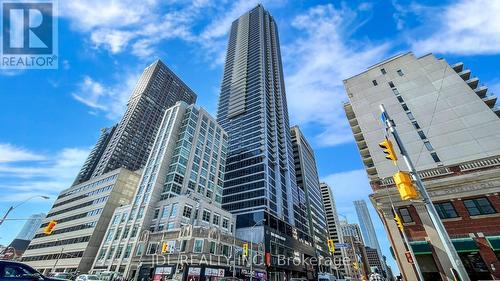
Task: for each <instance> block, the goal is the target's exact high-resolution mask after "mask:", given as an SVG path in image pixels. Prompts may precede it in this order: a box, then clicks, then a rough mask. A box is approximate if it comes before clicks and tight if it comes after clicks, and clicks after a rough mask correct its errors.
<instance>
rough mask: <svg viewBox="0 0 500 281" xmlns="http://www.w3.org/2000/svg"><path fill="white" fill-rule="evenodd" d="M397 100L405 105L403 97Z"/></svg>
mask: <svg viewBox="0 0 500 281" xmlns="http://www.w3.org/2000/svg"><path fill="white" fill-rule="evenodd" d="M397 99H398V101H399V102H400V103H404V102H405V101H404V99H403V98H402V97H401V96H397Z"/></svg>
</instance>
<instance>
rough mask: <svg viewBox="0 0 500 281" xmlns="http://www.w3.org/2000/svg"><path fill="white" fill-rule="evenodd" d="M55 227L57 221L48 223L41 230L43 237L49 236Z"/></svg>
mask: <svg viewBox="0 0 500 281" xmlns="http://www.w3.org/2000/svg"><path fill="white" fill-rule="evenodd" d="M56 225H57V221H54V220H52V221H49V224H47V226H46V227H45V228H44V229H43V233H44V234H45V235H51V234H52V232H53V231H54V228H55V227H56Z"/></svg>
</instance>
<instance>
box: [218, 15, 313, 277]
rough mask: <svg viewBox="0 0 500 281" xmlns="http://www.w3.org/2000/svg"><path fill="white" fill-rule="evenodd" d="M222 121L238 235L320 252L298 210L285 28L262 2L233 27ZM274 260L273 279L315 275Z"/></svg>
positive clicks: (275, 248) (226, 204) (227, 185)
mask: <svg viewBox="0 0 500 281" xmlns="http://www.w3.org/2000/svg"><path fill="white" fill-rule="evenodd" d="M217 121H218V122H219V124H220V125H221V126H222V127H223V128H224V129H225V130H226V132H227V133H228V135H229V147H228V156H227V167H226V175H225V182H224V199H223V202H222V206H223V208H224V209H226V210H228V211H230V212H232V213H233V214H235V215H237V230H236V234H237V236H238V237H251V233H255V235H254V236H253V238H254V240H255V242H259V243H260V242H261V243H263V244H264V245H265V247H269V248H270V249H269V250H270V252H271V254H272V255H273V254H277V253H285V254H287V255H290V256H298V257H299V258H303V257H307V256H314V255H315V253H314V249H313V247H312V239H311V237H310V235H309V232H306V231H303V229H304V226H303V225H302V224H303V222H306V221H307V219H306V218H305V217H304V215H305V214H304V213H303V212H302V213H298V212H295V210H296V209H297V208H298V207H297V205H300V200H301V199H300V197H303V198H304V194H299V189H297V188H296V181H295V173H294V162H293V150H292V141H291V137H290V127H289V120H288V109H287V103H286V93H285V83H284V78H283V69H282V63H281V53H280V44H279V37H278V28H277V25H276V22H275V20H274V18H273V17H272V16H271V15H270V14H269V12H268V11H266V10H265V9H264V8H263V7H262V5H258V6H257V7H255V8H253V9H252V10H250V11H249V12H247V13H245V14H244V15H242V16H241V17H239V18H238V19H236V20H235V21H234V22H233V23H232V25H231V29H230V32H229V45H228V48H227V55H226V63H225V66H224V76H223V80H222V86H221V93H220V99H219V107H218V112H217ZM254 226H255V227H254ZM264 229H268V230H267V231H264ZM271 234H273V235H271ZM281 238H282V239H281ZM271 263H272V266H271V268H270V270H269V271H270V272H273V273H271V276H270V278H271V279H272V280H274V279H283V278H284V277H283V276H282V275H283V274H288V275H289V274H291V273H292V271H298V272H297V274H300V275H307V274H310V273H311V272H309V273H307V272H306V269H305V267H286V268H283V269H282V270H281V269H280V270H274V269H273V267H274V266H277V260H274V259H272V261H271ZM283 272H285V273H283ZM311 278H312V277H311Z"/></svg>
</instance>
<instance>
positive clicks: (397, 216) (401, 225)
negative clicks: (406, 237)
mask: <svg viewBox="0 0 500 281" xmlns="http://www.w3.org/2000/svg"><path fill="white" fill-rule="evenodd" d="M394 220H395V221H396V224H397V225H398V228H399V230H401V231H403V229H404V227H403V222H401V217H399V215H398V214H396V215H395V216H394Z"/></svg>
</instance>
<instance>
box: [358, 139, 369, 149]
mask: <svg viewBox="0 0 500 281" xmlns="http://www.w3.org/2000/svg"><path fill="white" fill-rule="evenodd" d="M356 144H357V145H358V149H359V150H360V151H361V150H363V149H365V148H368V145H366V142H365V140H362V141H357V142H356Z"/></svg>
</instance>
